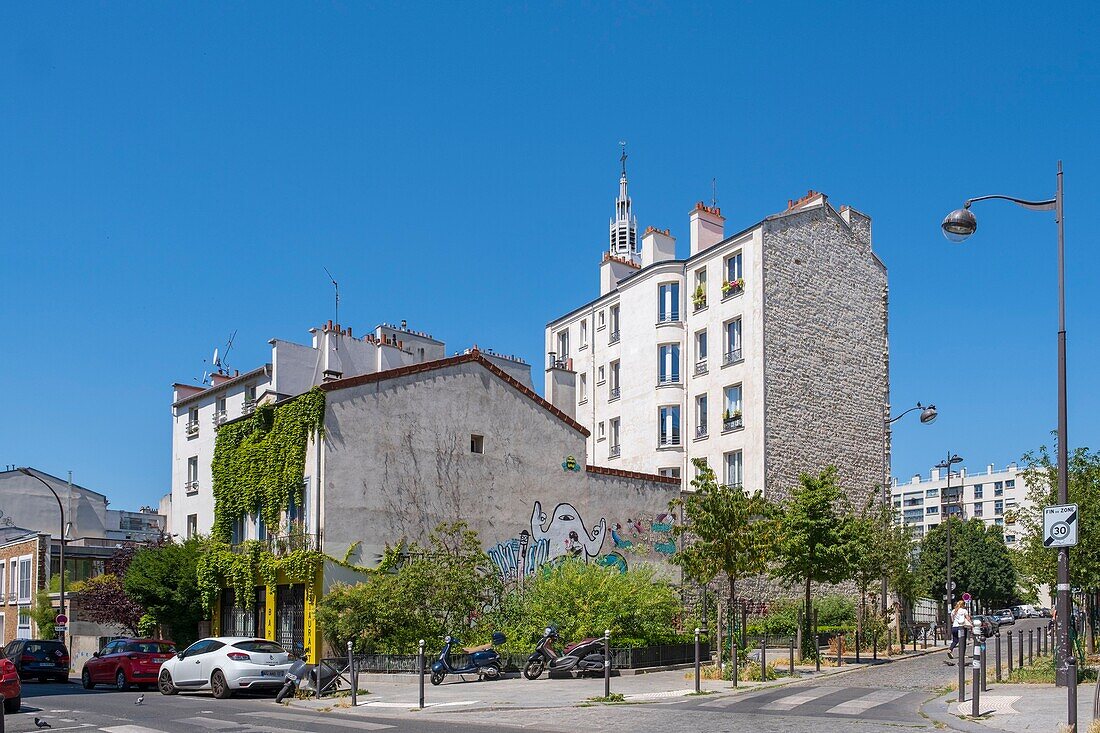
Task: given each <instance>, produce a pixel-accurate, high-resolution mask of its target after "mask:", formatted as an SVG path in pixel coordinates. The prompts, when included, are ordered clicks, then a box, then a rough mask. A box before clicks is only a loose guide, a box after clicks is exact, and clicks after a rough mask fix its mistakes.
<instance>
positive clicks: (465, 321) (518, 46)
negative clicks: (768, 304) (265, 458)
mask: <svg viewBox="0 0 1100 733" xmlns="http://www.w3.org/2000/svg"><path fill="white" fill-rule="evenodd" d="M1097 16H1098V10H1097V9H1096V7H1095V6H1090V5H1089V4H1086V3H1061V4H1057V6H1055V7H1048V8H1045V9H1044V10H1043V12H1042V13H1039V12H1037V11H1036V9H1035V5H1034V4H1033V3H1031V4H1023V3H1007V2H999V3H990V4H986V5H978V4H958V3H950V4H944V5H939V6H935V5H932V4H928V5H920V6H915V5H909V6H903V7H896V6H894V4H890V3H866V4H860V5H853V6H851V7H849V8H846V9H845V8H840V7H835V6H828V5H823V4H821V3H806V4H804V5H801V6H800V4H798V3H787V4H782V5H777V4H775V3H752V4H747V3H746V4H740V5H733V4H727V3H721V4H714V5H702V4H692V5H687V4H681V3H675V4H673V3H659V2H652V3H639V4H631V3H579V2H577V3H521V4H513V5H503V4H502V5H490V4H486V3H424V4H415V5H414V4H404V5H399V4H384V3H352V2H330V3H313V4H304V3H303V4H290V3H225V4H207V3H186V4H167V3H141V4H126V3H79V4H74V3H69V4H63V5H56V4H53V5H51V4H41V3H26V4H23V5H21V6H15V5H12V4H9V5H6V6H5V7H4V9H3V10H0V171H2V175H0V248H2V253H3V258H2V262H3V264H4V268H3V271H4V274H5V277H4V287H3V297H2V298H0V327H2V328H3V334H2V336H3V344H4V347H3V351H2V352H0V353H2V354H3V356H2V358H0V463H16V464H30V465H34V466H37V467H40V468H42V469H44V470H46V471H50V472H53V473H56V474H59V475H64V472H65V471H66V470H69V469H71V470H72V471H73V472H74V477H75V479H76V480H77V481H78V482H80V483H83V484H85V485H87V486H89V487H92V488H97V489H100V490H104V491H106V492H108V493H109V494H110V495H111V497H112V502H113V505H114V506H116V507H127V508H135V507H136V506H138V505H139V504H143V503H151V502H154V501H155V499H156V498H157V497H159V496H160V495H161V494H162V493H164V492H166V491H168V489H169V488H170V477H169V464H170V407H169V405H170V402H171V387H170V385H171V384H172V383H173V382H175V381H183V382H188V381H192V380H194V379H195V378H197V377H198V376H200V375H201V374H202V372H203V369H204V364H203V359H204V358H208V357H209V354H210V352H211V351H212V350H213V347H214V346H216V345H220V344H223V343H224V342H225V340H226V338H227V337H228V335H229V333H230V332H231V331H234V330H236V331H237V341H236V345H235V346H234V349H233V353H232V354H231V357H232V358H231V361H232V362H233V365H234V366H237V367H238V368H241V369H242V370H243V369H245V368H251V367H253V366H255V365H257V364H260V363H262V362H263V361H265V360H266V358H267V356H268V353H269V351H268V349H269V347H268V345H267V340H268V339H270V338H272V337H280V338H286V339H294V340H299V341H304V340H305V339H307V338H308V334H307V330H308V329H309V328H310V327H311V326H314V325H317V324H319V323H321V322H323V321H324V320H325V319H327V318H329V317H331V315H332V290H331V285H330V284H329V282H328V280H327V278H326V277H325V274H324V270H323V269H322V267H323V266H327V267H328V268H329V269H331V270H332V271H333V273H334V274H335V275H336V277H337V278H338V279H339V281H340V284H341V294H342V302H341V314H342V315H341V320H342V321H343V322H344V323H345V324H347V323H350V324H351V325H352V326H353V327H354V328H355V330H356V332H357V333H362V332H365V331H367V330H368V329H370V328H371V327H373V326H374V325H375V324H376V323H377V322H379V321H398V320H400V319H402V318H405V319H408V321H409V324H410V325H411V326H413V327H415V328H420V329H423V330H427V331H429V332H431V333H433V334H434V335H436V336H437V337H439V338H442V339H444V340H446V341H447V343H448V346H449V347H450V348H451V349H452V350H457V349H460V348H465V347H467V346H469V345H471V344H473V343H477V344H479V345H481V346H482V347H493V348H496V349H500V350H503V351H509V352H516V353H519V354H520V355H522V356H524V357H526V358H527V359H528V360H529V361H531V362H532V364H533V365H535V367H536V370H535V378H536V383H537V384H541V365H542V363H543V356H542V354H541V350H542V333H543V326H544V324H545V323H546V322H547V321H548V320H550V319H551V318H553V317H555V316H557V315H560V314H561V313H562V312H564V311H566V310H568V309H571V308H572V307H574V306H575V305H577V304H579V303H580V302H583V301H584V300H586V299H588V298H590V297H593V296H594V295H595V294H596V293H597V289H598V271H597V263H598V260H599V257H600V254H601V252H602V250H603V248H604V246H605V244H606V236H607V220H608V217H609V216H610V215H611V204H612V200H613V198H614V195H615V192H616V182H617V169H618V146H617V141H618V140H620V139H625V140H627V141H629V146H630V177H631V193H632V195H633V198H634V204H635V210H636V212H637V214H638V218H639V224H640V226H641V227H643V228H644V227H646V226H648V225H655V226H659V227H661V228H665V227H669V228H671V229H672V231H673V234H675V235H677V237H678V240H679V245H680V247H681V250H685V249H686V247H687V243H688V242H687V222H688V212H689V210H690V208H691V207H692V205H693V203H694V202H695V201H697V200H701V199H709V197H710V181H711V178H712V177H717V179H718V198H719V204H720V205H721V207H722V209H723V213H724V214H725V215H726V216H727V230H728V231H731V232H732V231H736V230H739V229H741V228H742V227H744V226H747V225H750V224H752V223H754V222H755V221H757V220H759V219H761V218H762V217H764V216H766V215H768V214H770V213H774V212H776V211H778V210H780V209H782V208H783V207H784V206H785V204H786V201H787V199H789V198H796V197H798V196H799V195H801V194H803V193H805V191H806V190H807V189H808V188H814V189H816V190H820V191H824V192H826V193H828V194H829V195H830V200H831V201H832V202H833V203H835V204H837V205H838V206H839V205H840V204H849V205H851V206H854V207H855V208H858V209H860V210H861V211H864V212H867V213H868V214H870V215H871V216H872V217H873V218H874V246H875V249H876V251H877V252H878V253H879V255H880V256H881V257H882V259H883V260H884V261H885V262H886V263H887V266H888V267H889V270H890V286H891V301H892V302H891V312H890V340H891V353H892V388H893V402H894V404H895V405H896V406H897V407H898V408H899V409H900V408H901V407H904V406H907V405H909V404H912V403H915V402H916V401H917V400H923V401H926V402H927V401H932V402H935V403H936V404H937V405H938V406H939V408H940V419H939V421H938V422H937V423H935V424H934V425H932V426H930V427H926V426H921V425H919V423H918V422H917V421H916V419H915V416H909V417H907V418H906V419H905V421H903V422H902V423H899V425H898V431H897V433H896V453H895V473H897V474H899V475H908V474H912V473H914V472H919V471H924V470H927V469H928V467H929V466H931V465H932V464H933V463H935V462H936V461H937V460H939V459H940V458H941V457H942V456H943V454H944V453H945V452H946V451H947V450H948V449H949V448H950V449H952V450H954V451H955V452H957V453H959V454H961V455H963V456H964V457H965V458H967V459H968V460H967V463H968V465H970V466H971V467H972V468H977V467H979V466H982V465H984V464H986V463H996V464H998V465H1003V464H1005V463H1007V462H1009V461H1012V460H1016V459H1018V458H1019V457H1020V455H1021V454H1022V453H1023V452H1024V451H1025V450H1027V449H1029V448H1032V447H1034V446H1036V445H1038V444H1040V443H1041V442H1043V441H1045V440H1048V439H1049V431H1050V430H1051V429H1052V428H1053V427H1054V426H1055V422H1056V412H1055V387H1054V385H1055V381H1054V380H1055V330H1056V299H1055V289H1054V288H1055V283H1056V280H1055V274H1056V269H1055V260H1054V255H1055V248H1054V246H1055V226H1054V223H1053V219H1052V217H1050V216H1049V215H1047V214H1037V213H1031V212H1027V211H1024V210H1022V209H1017V208H1014V207H1012V206H1011V205H1009V204H1003V203H995V202H991V203H986V204H979V205H978V206H980V207H981V208H977V207H976V208H975V212H976V214H977V216H978V219H979V223H980V227H979V233H978V235H977V236H975V237H973V238H972V240H971V241H970V242H968V243H967V244H966V245H964V246H956V245H950V244H949V243H948V242H947V241H946V240H945V239H944V238H943V237H942V236H941V235H940V232H939V222H940V220H941V218H942V217H943V215H944V214H945V213H946V212H947V211H949V210H951V209H953V208H955V207H957V206H958V205H959V204H960V203H961V202H962V200H963V199H965V198H966V197H968V196H977V195H981V194H986V193H994V192H1003V193H1009V194H1016V195H1020V196H1031V197H1035V198H1042V197H1047V196H1050V195H1052V194H1053V190H1054V171H1055V162H1056V161H1057V159H1058V158H1059V157H1061V158H1063V159H1064V160H1065V168H1066V191H1067V193H1066V212H1067V216H1066V237H1067V247H1068V254H1067V260H1068V289H1069V291H1068V292H1069V304H1068V313H1069V316H1068V318H1069V364H1070V381H1069V390H1070V437H1071V441H1070V442H1071V443H1072V444H1073V445H1090V446H1092V447H1094V448H1096V447H1098V446H1097V444H1098V443H1100V441H1097V429H1098V427H1100V418H1098V417H1097V413H1098V412H1100V411H1098V407H1100V397H1098V391H1097V390H1095V389H1094V388H1093V386H1092V384H1091V381H1092V380H1091V378H1090V377H1089V374H1091V373H1093V367H1092V364H1093V363H1094V362H1096V361H1097V359H1098V357H1100V346H1098V344H1097V339H1096V327H1095V326H1096V323H1097V321H1098V316H1100V306H1098V305H1097V300H1096V298H1095V293H1094V292H1093V291H1092V288H1093V287H1095V285H1094V281H1095V279H1096V275H1097V273H1098V272H1100V269H1098V265H1100V246H1098V245H1097V242H1098V241H1100V222H1098V217H1097V207H1096V205H1095V204H1094V203H1093V199H1094V198H1095V197H1096V196H1100V143H1098V142H1097V134H1096V131H1097V130H1098V129H1100V124H1098V123H1100V95H1098V94H1097V90H1098V89H1100V78H1098V72H1100V63H1098V61H1100V60H1098V54H1100V46H1098V45H1097V44H1096V42H1095V31H1096V29H1097V28H1098V27H1100V23H1098V17H1097ZM1090 192H1091V193H1090Z"/></svg>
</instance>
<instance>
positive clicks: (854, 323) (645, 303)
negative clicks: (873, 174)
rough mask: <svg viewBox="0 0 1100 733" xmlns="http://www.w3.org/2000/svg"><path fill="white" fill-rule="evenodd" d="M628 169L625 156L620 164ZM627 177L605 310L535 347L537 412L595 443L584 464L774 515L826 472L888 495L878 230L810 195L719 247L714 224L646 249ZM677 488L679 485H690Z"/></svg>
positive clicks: (713, 216) (556, 327)
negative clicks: (764, 507)
mask: <svg viewBox="0 0 1100 733" xmlns="http://www.w3.org/2000/svg"><path fill="white" fill-rule="evenodd" d="M624 157H625V156H624ZM636 226H637V225H636V217H635V215H634V212H633V205H632V202H631V200H630V197H629V194H628V191H627V176H626V168H625V160H624V165H623V170H622V175H621V178H620V181H619V196H618V198H617V199H616V202H615V216H614V217H613V218H612V221H611V232H610V247H609V249H608V250H607V251H606V252H604V255H603V259H602V261H601V263H600V292H599V296H598V297H597V298H595V299H593V300H591V301H589V302H587V303H584V304H583V305H580V306H578V307H576V308H573V309H572V310H570V311H569V312H568V313H566V314H565V315H563V316H561V317H559V318H556V319H554V320H553V321H551V322H550V323H548V324H547V326H546V329H545V348H546V351H547V353H548V355H549V360H548V365H547V370H546V395H547V399H549V400H550V401H551V402H552V403H553V404H554V405H555V406H556V407H558V408H559V409H562V410H563V411H565V412H567V414H569V415H570V416H571V417H575V419H576V420H577V421H578V422H579V423H581V424H582V425H584V426H585V428H586V429H588V430H589V431H590V433H591V435H590V437H589V439H588V446H587V447H588V455H589V456H590V457H591V459H592V460H595V461H599V462H601V463H606V464H607V465H610V466H616V467H621V468H624V469H628V470H636V471H642V472H649V473H660V474H662V475H666V476H676V477H679V476H681V475H683V476H685V478H690V477H691V476H690V475H689V474H688V471H689V469H688V467H689V466H691V465H692V463H691V462H692V460H693V459H695V458H702V459H705V460H706V461H707V463H708V464H709V465H710V466H711V467H712V468H713V469H714V470H715V473H716V474H717V476H718V480H719V481H720V482H724V483H727V484H730V485H736V486H743V487H745V488H746V489H747V490H756V489H763V490H764V491H765V492H766V493H767V494H769V495H772V496H775V497H781V496H782V495H784V494H785V493H786V492H787V491H788V490H789V489H790V488H791V487H792V486H794V485H795V484H796V483H797V480H798V476H799V474H801V473H802V472H806V471H810V472H814V471H819V470H821V469H822V468H823V467H825V466H826V465H830V464H832V465H835V466H837V467H838V469H839V472H840V478H841V481H842V482H843V484H844V485H845V486H846V487H847V488H848V489H849V491H851V492H855V493H857V494H862V493H864V492H867V491H870V490H872V489H873V487H874V486H875V485H876V484H879V483H881V480H882V479H881V477H882V476H883V475H884V473H885V471H884V467H883V461H882V448H881V446H882V443H883V439H884V437H885V436H884V431H885V430H888V426H887V425H886V424H885V420H884V416H885V415H887V414H888V408H889V404H888V395H889V384H888V366H889V351H888V344H887V273H886V267H885V266H884V265H883V263H882V262H881V261H880V260H879V258H878V257H877V256H876V255H875V254H874V252H873V251H872V247H871V220H870V218H868V217H867V216H865V215H864V214H861V213H859V212H858V211H856V210H854V209H851V208H848V207H841V208H840V209H839V210H838V209H835V208H834V207H833V206H832V204H830V203H829V200H828V197H827V196H826V195H825V194H822V193H817V192H814V191H810V192H809V193H808V194H807V195H806V196H803V197H802V198H799V199H798V200H796V201H788V203H787V206H786V208H785V209H784V210H783V211H780V212H779V213H776V214H774V215H771V216H767V217H765V218H764V219H763V220H761V221H759V222H757V223H755V224H752V225H751V226H749V227H747V228H745V229H742V230H740V231H738V232H737V233H735V234H732V235H727V234H726V233H725V218H724V217H723V215H722V212H721V210H720V209H719V208H718V207H717V206H707V205H704V204H703V203H702V202H700V203H698V204H696V205H695V208H694V209H693V210H692V211H691V213H690V217H689V226H688V228H689V240H690V246H689V249H688V252H687V256H686V257H680V258H678V256H677V254H678V253H677V243H676V239H675V237H674V236H673V235H672V233H671V231H670V230H669V229H664V230H661V229H657V228H654V227H649V228H648V229H647V230H646V231H645V233H644V235H643V236H642V238H641V242H640V244H638V238H637V237H636V234H635V232H634V229H635V228H636ZM685 484H686V482H685Z"/></svg>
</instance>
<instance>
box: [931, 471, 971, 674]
mask: <svg viewBox="0 0 1100 733" xmlns="http://www.w3.org/2000/svg"><path fill="white" fill-rule="evenodd" d="M962 460H963V459H961V458H959V457H958V456H957V455H955V454H954V453H952V452H951V451H947V458H945V459H943V460H942V461H940V462H939V463H937V464H936V468H945V469H947V488H945V489H944V491H945V492H946V494H945V498H946V499H947V518H946V519H945V520H944V524H946V525H947V582H946V583H945V584H944V587H945V588H946V589H947V618H948V619H950V618H951V600H952V595H953V592H952V591H953V588H952V587H951V467H952V466H954V465H955V464H956V463H962ZM961 491H962V489H960V493H961ZM961 505H962V503H961V502H960V506H961ZM965 653H966V649H963V654H965ZM959 658H960V659H962V657H959Z"/></svg>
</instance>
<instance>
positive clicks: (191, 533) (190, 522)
mask: <svg viewBox="0 0 1100 733" xmlns="http://www.w3.org/2000/svg"><path fill="white" fill-rule="evenodd" d="M198 534H199V515H198V514H188V515H187V539H191V538H192V537H197V536H198Z"/></svg>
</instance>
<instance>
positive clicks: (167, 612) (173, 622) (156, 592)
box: [122, 538, 206, 647]
mask: <svg viewBox="0 0 1100 733" xmlns="http://www.w3.org/2000/svg"><path fill="white" fill-rule="evenodd" d="M202 547H203V545H202V541H201V540H200V539H198V538H191V539H189V540H187V541H186V542H182V543H178V542H168V543H165V544H163V545H161V546H157V547H143V548H140V549H138V550H137V551H136V552H135V553H134V557H133V560H132V561H131V562H130V566H129V567H128V568H127V569H126V575H125V577H124V578H123V580H122V586H123V588H124V589H125V591H126V593H127V594H128V595H129V596H130V598H131V599H133V600H134V602H135V603H137V604H138V605H140V606H142V607H143V608H145V609H146V610H147V611H148V612H149V613H151V614H152V615H153V617H154V618H155V619H156V621H157V623H158V624H161V625H163V626H167V627H168V629H169V631H170V632H171V634H172V639H173V640H174V641H175V642H176V643H177V644H179V645H181V647H182V646H184V645H186V644H189V643H191V642H192V641H194V640H195V639H196V638H197V637H198V625H199V622H201V621H203V620H204V619H205V618H206V614H205V612H204V611H203V607H202V599H201V597H200V593H199V586H198V561H199V555H200V554H201V552H202Z"/></svg>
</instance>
